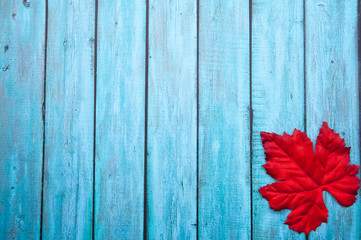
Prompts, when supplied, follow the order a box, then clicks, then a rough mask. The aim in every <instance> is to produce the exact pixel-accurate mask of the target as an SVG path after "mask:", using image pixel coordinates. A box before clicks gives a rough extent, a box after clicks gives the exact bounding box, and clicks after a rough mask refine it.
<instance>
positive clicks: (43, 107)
mask: <svg viewBox="0 0 361 240" xmlns="http://www.w3.org/2000/svg"><path fill="white" fill-rule="evenodd" d="M44 38H45V40H44V41H45V43H44V86H43V98H44V99H43V104H42V109H41V110H42V118H43V119H42V120H43V157H42V166H41V195H40V229H39V231H40V233H39V239H40V240H41V239H43V236H42V233H43V209H44V207H43V206H44V200H43V199H44V175H45V173H44V169H45V136H46V134H45V111H46V60H47V51H48V0H45V36H44Z"/></svg>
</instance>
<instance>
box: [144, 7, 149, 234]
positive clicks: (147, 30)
mask: <svg viewBox="0 0 361 240" xmlns="http://www.w3.org/2000/svg"><path fill="white" fill-rule="evenodd" d="M145 5H146V7H145V76H144V77H145V81H144V84H145V89H144V90H145V93H144V94H145V97H144V202H143V207H144V209H143V211H144V212H143V239H148V226H147V222H148V221H147V220H148V204H147V201H148V198H147V196H148V188H147V182H148V181H147V180H148V179H147V168H148V162H147V160H148V69H149V67H148V58H149V0H146V1H145Z"/></svg>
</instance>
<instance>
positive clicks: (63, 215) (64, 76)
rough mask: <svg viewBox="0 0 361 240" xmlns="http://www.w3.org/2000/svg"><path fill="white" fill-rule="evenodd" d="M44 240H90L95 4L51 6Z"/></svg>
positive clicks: (63, 3) (62, 3)
mask: <svg viewBox="0 0 361 240" xmlns="http://www.w3.org/2000/svg"><path fill="white" fill-rule="evenodd" d="M48 4H49V6H48V14H49V15H48V43H47V62H46V64H47V65H46V67H47V74H46V106H45V111H46V116H45V122H46V123H45V160H44V205H43V226H42V228H43V231H42V236H43V238H44V239H89V238H91V235H92V199H93V135H94V134H93V133H94V131H93V130H94V123H93V119H94V33H95V30H94V22H95V19H94V15H95V14H94V13H95V2H94V1H81V0H76V1H75V0H73V1H70V0H69V1H63V0H59V1H49V2H48Z"/></svg>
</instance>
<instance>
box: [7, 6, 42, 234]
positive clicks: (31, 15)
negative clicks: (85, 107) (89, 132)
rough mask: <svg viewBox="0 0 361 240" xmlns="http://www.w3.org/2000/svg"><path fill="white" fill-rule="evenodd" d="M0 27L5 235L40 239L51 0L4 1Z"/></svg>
mask: <svg viewBox="0 0 361 240" xmlns="http://www.w3.org/2000/svg"><path fill="white" fill-rule="evenodd" d="M0 31H1V34H0V67H1V68H0V239H37V238H39V233H40V202H41V201H40V198H41V197H40V196H41V171H42V156H43V154H42V152H43V121H42V102H43V98H44V96H43V91H44V84H43V83H44V42H45V1H34V2H33V1H32V2H31V3H30V2H26V1H24V3H23V1H1V2H0Z"/></svg>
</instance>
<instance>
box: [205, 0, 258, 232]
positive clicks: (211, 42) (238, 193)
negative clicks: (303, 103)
mask: <svg viewBox="0 0 361 240" xmlns="http://www.w3.org/2000/svg"><path fill="white" fill-rule="evenodd" d="M249 47H250V45H249V3H248V0H247V1H246V0H242V1H238V0H237V1H234V0H228V1H221V0H213V1H203V0H202V1H200V7H199V230H198V231H199V238H200V239H247V238H250V236H251V218H250V216H251V208H250V205H251V204H250V203H251V199H250V185H251V179H250V111H249V107H250V95H249V73H250V72H249Z"/></svg>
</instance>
